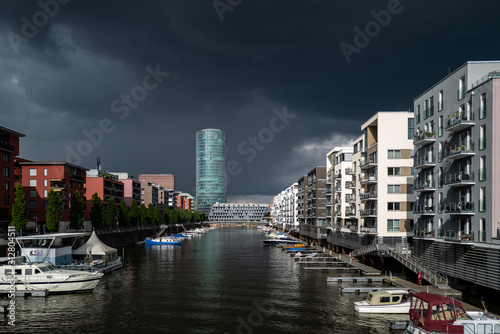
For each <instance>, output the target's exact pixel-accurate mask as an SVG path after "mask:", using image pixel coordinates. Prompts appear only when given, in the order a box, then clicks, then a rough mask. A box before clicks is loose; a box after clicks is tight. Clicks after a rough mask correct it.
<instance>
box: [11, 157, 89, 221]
mask: <svg viewBox="0 0 500 334" xmlns="http://www.w3.org/2000/svg"><path fill="white" fill-rule="evenodd" d="M19 165H20V167H21V180H20V181H21V183H22V185H23V190H24V192H25V194H26V202H27V204H28V213H29V220H30V221H32V222H33V221H36V222H37V223H38V224H39V225H42V224H45V211H46V208H47V201H48V194H49V192H50V191H51V190H54V191H57V192H59V194H60V196H61V222H64V221H66V222H67V221H69V213H70V211H71V210H70V207H71V198H72V196H73V195H74V193H75V191H78V192H80V195H81V196H82V201H83V203H84V205H85V172H86V171H87V169H86V168H84V167H80V166H77V165H74V164H71V163H68V162H65V161H31V162H19ZM85 218H86V219H88V214H86V215H85Z"/></svg>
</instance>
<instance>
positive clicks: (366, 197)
mask: <svg viewBox="0 0 500 334" xmlns="http://www.w3.org/2000/svg"><path fill="white" fill-rule="evenodd" d="M359 198H360V199H361V200H362V201H376V200H377V192H376V191H370V192H367V193H364V194H361V195H359Z"/></svg>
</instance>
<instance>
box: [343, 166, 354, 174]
mask: <svg viewBox="0 0 500 334" xmlns="http://www.w3.org/2000/svg"><path fill="white" fill-rule="evenodd" d="M345 173H346V175H352V174H355V173H356V171H355V170H353V169H352V168H351V167H348V168H346V169H345Z"/></svg>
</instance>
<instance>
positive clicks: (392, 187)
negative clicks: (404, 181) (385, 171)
mask: <svg viewBox="0 0 500 334" xmlns="http://www.w3.org/2000/svg"><path fill="white" fill-rule="evenodd" d="M387 193H389V194H401V185H400V184H388V185H387Z"/></svg>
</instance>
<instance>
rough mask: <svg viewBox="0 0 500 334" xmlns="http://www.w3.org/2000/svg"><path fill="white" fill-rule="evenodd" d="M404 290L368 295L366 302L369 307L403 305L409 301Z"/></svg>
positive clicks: (407, 293) (381, 291)
mask: <svg viewBox="0 0 500 334" xmlns="http://www.w3.org/2000/svg"><path fill="white" fill-rule="evenodd" d="M409 295H410V294H409V292H408V291H406V290H378V291H372V292H370V293H369V294H368V297H367V298H366V302H367V303H368V304H370V305H393V304H400V303H404V302H406V301H407V300H408V299H409Z"/></svg>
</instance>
